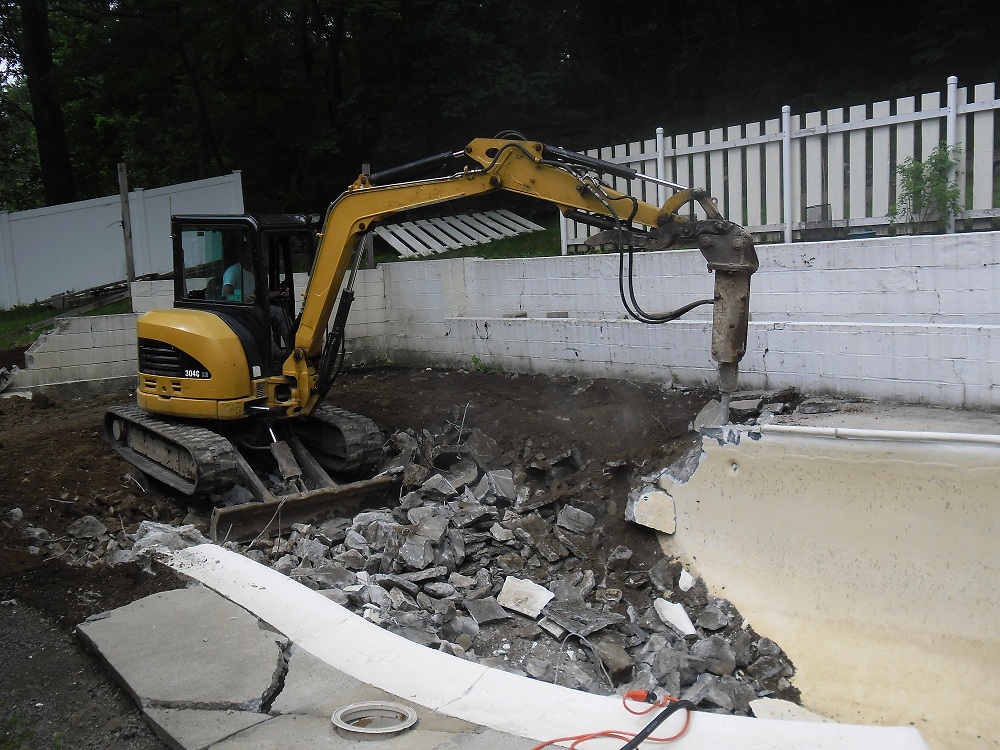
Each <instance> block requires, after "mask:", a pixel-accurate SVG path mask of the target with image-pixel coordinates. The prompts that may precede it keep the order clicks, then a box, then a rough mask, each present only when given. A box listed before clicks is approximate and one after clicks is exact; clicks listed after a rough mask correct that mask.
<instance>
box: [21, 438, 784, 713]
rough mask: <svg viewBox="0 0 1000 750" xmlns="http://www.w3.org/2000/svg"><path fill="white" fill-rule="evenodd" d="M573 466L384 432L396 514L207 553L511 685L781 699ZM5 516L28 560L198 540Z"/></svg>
mask: <svg viewBox="0 0 1000 750" xmlns="http://www.w3.org/2000/svg"><path fill="white" fill-rule="evenodd" d="M583 468H590V469H593V468H594V467H593V466H589V465H585V463H584V460H583V457H582V456H581V455H580V454H579V453H578V452H577V451H576V450H575V449H570V450H566V451H563V452H560V453H558V454H556V455H552V456H548V455H545V454H543V453H540V452H537V451H536V450H535V449H534V447H533V446H532V445H531V443H530V441H529V443H528V444H527V445H525V446H524V448H523V449H522V450H521V451H520V452H519V453H513V452H510V453H507V454H502V452H501V450H500V448H499V447H498V445H497V443H496V442H495V441H493V440H492V439H491V438H489V437H488V436H487V435H485V434H483V433H482V432H480V431H479V430H476V429H471V430H465V429H461V430H460V428H458V427H456V426H454V425H449V427H448V429H446V430H445V431H444V433H443V434H440V435H431V434H430V433H429V432H428V431H426V430H425V431H423V432H422V433H421V434H419V435H417V434H416V433H414V432H412V431H408V432H400V433H396V434H395V435H393V436H391V438H390V439H389V442H388V443H387V445H386V458H385V459H384V462H383V465H382V466H381V467H380V470H381V471H385V472H393V473H397V474H398V475H399V476H400V477H401V479H402V494H401V498H400V501H399V504H398V506H397V507H394V508H378V509H372V510H364V511H361V512H359V513H357V514H356V515H354V516H353V517H350V518H348V517H335V518H329V519H327V520H324V521H322V522H319V523H316V524H310V525H304V524H296V525H294V526H292V528H290V529H285V530H282V533H281V534H280V535H279V536H277V537H275V538H270V537H267V536H262V537H260V538H258V539H257V540H255V541H254V542H252V543H251V544H249V545H239V544H236V543H234V542H226V543H225V545H224V546H226V547H227V548H230V549H233V550H235V551H238V552H242V553H243V554H245V555H247V556H248V557H250V558H252V559H254V560H255V561H257V562H259V563H262V564H264V565H268V566H271V567H273V568H274V569H276V570H278V571H280V572H282V573H284V574H286V575H289V576H291V577H292V578H294V579H295V580H297V581H299V582H301V583H303V584H304V585H306V586H308V587H310V588H312V589H315V590H317V591H319V592H321V593H322V594H324V595H325V596H327V597H328V598H330V599H332V600H333V601H336V602H337V603H339V604H341V605H343V606H345V607H348V608H349V609H351V610H352V611H354V612H355V613H357V614H359V615H360V616H362V617H364V618H366V619H368V620H369V621H371V622H373V623H376V624H378V625H381V626H382V627H385V628H387V629H388V630H390V631H392V632H395V633H397V634H399V635H401V636H403V637H406V638H408V639H410V640H413V641H415V642H418V643H421V644H423V645H425V646H428V647H431V648H436V649H439V650H441V651H444V652H447V653H449V654H452V655H454V656H456V657H461V658H467V659H474V660H477V661H479V662H481V663H485V664H488V665H490V666H493V667H497V668H500V669H504V670H507V671H510V672H514V673H517V674H521V675H527V676H530V677H533V678H536V679H540V680H545V681H548V682H554V683H557V684H561V685H565V686H569V687H573V688H576V689H580V690H585V691H588V692H593V693H598V694H611V693H619V694H622V693H624V692H625V691H627V690H635V689H646V690H655V691H657V692H658V693H663V692H666V693H668V694H670V695H673V696H680V697H683V698H685V699H687V700H691V701H693V702H694V703H696V704H698V705H699V706H700V707H701V708H702V709H704V710H713V711H718V712H722V713H733V714H737V715H747V714H748V713H749V703H750V701H751V700H753V699H755V698H757V697H765V696H773V697H782V698H792V699H795V698H797V691H796V689H795V688H794V687H792V686H791V685H790V683H789V680H788V678H789V677H791V676H792V674H793V667H792V665H791V663H790V662H789V660H788V659H787V657H786V656H785V654H784V653H783V652H782V650H781V649H780V648H779V647H778V646H777V645H776V644H775V643H774V642H773V641H771V640H769V639H768V638H762V637H759V636H757V634H756V633H754V631H753V630H752V628H750V627H749V625H748V624H747V623H745V622H744V621H743V619H742V617H741V616H740V614H739V613H738V612H737V611H736V610H735V608H734V607H733V606H732V605H731V604H730V603H729V602H728V601H726V600H723V599H717V598H715V597H713V596H711V595H710V594H709V593H708V591H707V589H706V587H705V584H704V583H703V582H702V581H701V580H699V579H696V578H694V577H692V576H691V575H690V574H689V573H688V572H687V571H686V570H685V569H684V568H683V566H682V565H681V564H680V563H679V562H677V561H675V560H671V559H666V558H665V559H660V560H659V561H658V562H656V563H655V564H653V565H652V566H651V567H649V566H647V565H646V564H645V562H644V561H641V560H638V559H637V558H636V555H635V554H634V552H633V550H631V549H629V548H628V547H626V546H623V545H617V544H616V541H615V540H614V539H609V538H607V537H606V536H605V534H604V530H603V526H602V519H607V518H610V516H608V513H609V507H610V509H611V512H612V513H614V512H618V513H620V512H621V508H620V506H619V505H618V504H617V502H616V501H615V500H614V499H613V498H608V497H607V496H606V493H602V492H600V491H597V492H595V491H590V492H585V491H584V489H585V488H587V485H588V482H587V481H586V480H581V481H577V480H578V479H579V477H580V475H581V474H584V473H585V472H581V469H583ZM599 468H600V470H602V471H603V472H605V474H606V473H609V472H624V471H626V470H627V469H628V466H626V465H624V462H614V463H610V464H606V465H604V466H602V467H599ZM590 489H591V490H593V489H594V488H593V487H591V488H590ZM17 514H18V511H16V510H15V511H12V512H11V516H10V518H7V519H4V521H5V522H7V523H8V525H11V526H14V525H16V526H20V527H21V528H22V531H23V533H24V534H25V535H26V536H27V537H28V540H29V543H30V544H31V548H30V549H31V551H33V552H34V553H36V554H44V555H45V556H52V557H61V558H63V559H65V560H67V561H68V562H71V563H76V564H84V565H93V564H95V563H98V562H103V563H109V564H120V563H132V562H135V563H138V564H140V565H143V566H144V567H147V569H148V568H149V566H150V561H151V559H152V557H153V556H154V554H155V553H156V552H159V551H164V550H167V551H169V550H176V549H180V548H183V547H187V546H191V545H194V544H201V543H205V542H207V541H208V540H207V539H205V537H203V536H202V534H201V533H200V531H199V530H198V528H197V527H196V526H194V525H191V524H186V525H170V524H162V523H156V522H153V521H144V522H142V523H141V524H140V525H139V527H138V528H137V529H136V530H135V531H134V532H133V533H131V534H127V533H126V531H125V529H124V528H121V529H119V530H113V529H109V528H108V527H107V526H106V525H105V523H103V522H102V521H100V520H99V519H97V518H95V517H93V516H85V517H83V518H80V519H79V520H78V521H76V522H75V523H74V524H73V525H72V526H70V527H69V529H68V533H67V535H66V536H64V537H61V538H59V539H53V538H52V537H50V535H49V534H48V532H46V531H45V530H44V529H41V528H33V527H30V526H27V524H26V523H25V521H24V519H23V518H21V517H20V516H18V515H17ZM174 520H175V521H177V520H178V519H177V518H175V519H174Z"/></svg>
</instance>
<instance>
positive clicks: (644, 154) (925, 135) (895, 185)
mask: <svg viewBox="0 0 1000 750" xmlns="http://www.w3.org/2000/svg"><path fill="white" fill-rule="evenodd" d="M970 95H971V96H970ZM998 109H1000V100H998V99H997V98H996V84H994V83H984V84H980V85H977V86H975V87H974V88H973V89H972V90H971V91H970V90H969V89H967V88H959V86H958V79H957V78H955V77H954V76H952V77H951V78H949V79H948V85H947V90H946V92H945V96H944V102H942V95H941V92H939V91H934V92H930V93H926V94H923V95H922V96H920V97H919V98H918V97H915V96H908V97H903V98H901V99H896V100H895V101H881V102H875V103H874V104H869V105H864V104H862V105H857V106H852V107H848V108H843V107H838V108H835V109H829V110H826V111H824V112H809V113H806V114H804V115H793V114H792V113H791V108H790V107H788V106H785V107H783V108H782V113H781V117H780V118H776V119H773V120H765V121H764V122H752V123H747V124H746V125H734V126H731V127H726V128H714V129H711V130H708V131H699V132H696V133H690V134H683V135H674V136H667V135H664V131H663V128H658V129H657V131H656V137H655V138H653V139H649V140H644V141H641V142H640V141H636V142H633V143H627V144H620V145H617V146H608V147H605V148H600V149H596V150H593V151H588V152H587V153H588V154H590V155H592V156H598V157H600V158H602V159H605V160H608V161H613V162H617V163H621V164H627V165H628V166H630V167H632V168H634V169H637V170H638V171H639V172H640V173H641V174H644V175H648V176H651V177H657V178H659V179H661V180H669V181H671V182H676V183H679V184H682V185H688V186H691V187H701V188H705V189H706V190H707V191H708V193H709V195H711V196H712V197H713V198H714V199H715V200H716V201H718V206H719V210H720V211H721V212H722V213H723V215H725V216H726V217H727V218H729V219H730V220H732V221H735V222H736V223H738V224H742V225H743V226H745V227H746V228H747V229H748V230H749V231H750V232H752V233H753V234H755V235H756V236H758V237H761V236H766V235H777V236H778V237H783V239H784V241H785V242H792V241H793V240H795V239H817V238H822V235H821V234H820V233H821V232H822V231H823V230H839V235H840V236H864V235H865V234H870V233H871V232H873V231H880V230H884V229H885V228H887V227H888V226H889V219H888V216H887V214H888V212H889V208H890V206H892V205H893V204H894V203H895V202H896V196H897V194H898V191H899V178H898V175H897V173H896V167H897V166H898V165H900V164H902V163H903V162H904V161H905V160H906V159H907V158H911V157H912V158H914V159H916V160H919V161H922V160H924V159H926V158H927V157H928V156H929V155H930V153H931V152H932V151H933V150H934V149H935V148H936V147H937V146H938V145H939V144H940V143H942V142H944V143H946V144H947V145H949V146H957V147H958V148H960V149H961V154H960V156H959V164H960V166H959V168H958V171H957V174H956V177H955V179H956V181H957V184H958V187H959V189H960V191H961V199H960V203H961V205H962V206H964V207H965V210H964V211H963V212H962V213H961V214H960V215H959V217H958V218H959V220H969V221H970V222H971V224H972V227H971V228H973V229H980V228H983V229H988V228H990V220H991V219H992V218H993V217H1000V208H998V207H997V205H998V201H997V196H996V191H995V188H994V165H995V164H996V163H997V162H998V161H1000V152H998V148H997V143H996V141H997V128H996V116H997V111H998ZM615 187H616V188H617V189H619V190H628V192H630V193H631V194H632V195H635V196H636V197H641V198H642V199H643V200H645V201H647V202H649V203H654V204H656V205H662V204H663V202H664V201H665V200H666V198H667V195H666V192H665V191H666V188H664V187H662V186H656V185H654V184H653V183H650V182H644V181H641V180H638V179H637V180H633V181H632V182H631V183H629V182H628V181H626V180H624V179H621V178H616V180H615ZM964 228H969V227H964ZM593 231H594V230H591V229H588V227H586V226H584V225H581V224H577V223H575V222H571V221H568V220H566V219H563V220H562V242H563V252H564V253H565V252H566V251H567V247H568V246H573V245H579V244H581V243H582V242H583V241H584V240H585V239H586V238H587V236H588V235H589V234H592V233H593ZM810 232H813V236H811V235H810Z"/></svg>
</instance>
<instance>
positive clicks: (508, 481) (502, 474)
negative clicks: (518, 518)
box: [486, 469, 517, 503]
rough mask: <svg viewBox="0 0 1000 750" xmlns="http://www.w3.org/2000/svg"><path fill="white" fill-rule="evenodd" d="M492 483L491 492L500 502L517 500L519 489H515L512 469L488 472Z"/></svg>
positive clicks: (487, 475) (487, 474)
mask: <svg viewBox="0 0 1000 750" xmlns="http://www.w3.org/2000/svg"><path fill="white" fill-rule="evenodd" d="M486 477H487V478H488V479H489V482H490V485H489V486H490V490H491V491H492V493H493V495H494V496H495V497H496V498H497V499H498V500H506V501H507V502H508V503H512V502H514V500H516V499H517V489H516V488H515V487H514V474H513V472H512V471H510V469H497V470H495V471H488V472H486Z"/></svg>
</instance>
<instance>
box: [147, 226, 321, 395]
mask: <svg viewBox="0 0 1000 750" xmlns="http://www.w3.org/2000/svg"><path fill="white" fill-rule="evenodd" d="M171 224H172V237H173V253H174V269H175V274H174V307H175V308H176V309H189V310H204V311H208V312H211V313H214V314H215V315H216V316H218V317H219V318H220V319H221V320H222V321H223V322H225V323H226V325H227V326H228V327H229V328H230V329H232V331H233V332H234V333H235V334H236V335H237V336H238V338H239V340H240V343H241V344H242V346H243V350H244V352H245V354H246V362H247V368H248V374H249V376H250V377H251V379H256V378H260V377H268V376H273V375H280V373H281V363H282V361H283V360H284V359H285V357H286V356H287V353H288V351H289V349H290V348H291V346H292V337H293V335H294V330H295V324H294V321H295V314H296V310H295V299H296V298H297V297H298V296H299V295H301V293H302V291H303V290H304V286H305V276H304V275H303V276H300V282H299V284H296V283H295V273H296V272H299V273H302V274H307V273H308V271H309V269H310V268H311V265H312V261H313V259H314V257H315V252H316V243H315V237H316V233H315V230H314V228H313V227H312V226H311V225H310V223H309V218H308V217H306V216H302V215H293V214H278V215H265V216H250V215H242V216H175V217H173V219H172V222H171ZM142 348H143V346H142V342H140V351H142ZM196 358H197V356H196ZM140 369H141V368H140ZM183 369H184V370H185V371H186V370H188V369H194V370H198V369H199V368H186V367H185V368H183ZM182 374H183V373H182ZM210 376H211V373H209V375H208V376H207V377H210ZM185 377H199V378H200V377H206V375H205V374H204V372H202V373H200V374H194V375H192V374H190V373H186V374H185Z"/></svg>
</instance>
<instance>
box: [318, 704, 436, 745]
mask: <svg viewBox="0 0 1000 750" xmlns="http://www.w3.org/2000/svg"><path fill="white" fill-rule="evenodd" d="M330 720H331V721H332V722H333V726H334V727H336V730H337V734H339V735H340V736H341V737H345V738H347V739H352V740H381V739H385V738H387V737H395V736H396V735H397V734H402V733H403V732H405V731H406V730H407V729H409V728H411V727H412V726H413V725H414V724H416V723H417V713H416V711H414V710H413V709H412V708H410V707H409V706H404V705H402V704H400V703H390V702H388V701H365V702H364V703H352V704H351V705H349V706H344V707H343V708H338V709H337V710H336V711H334V712H333V716H332V717H330Z"/></svg>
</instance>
